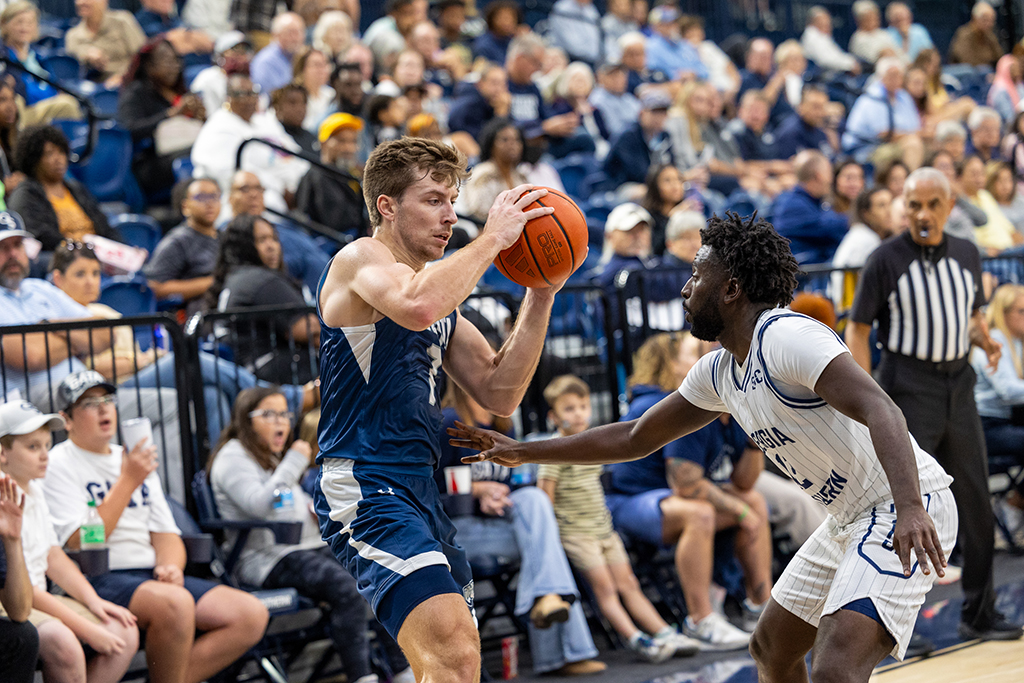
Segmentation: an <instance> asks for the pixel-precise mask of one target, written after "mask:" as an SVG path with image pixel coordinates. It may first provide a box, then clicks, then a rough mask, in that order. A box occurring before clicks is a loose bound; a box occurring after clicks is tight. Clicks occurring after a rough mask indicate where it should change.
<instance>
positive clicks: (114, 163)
mask: <svg viewBox="0 0 1024 683" xmlns="http://www.w3.org/2000/svg"><path fill="white" fill-rule="evenodd" d="M97 133H98V135H97V141H96V149H95V150H94V151H93V154H92V156H91V157H90V158H89V160H88V161H87V162H86V163H85V164H84V165H75V166H72V167H71V168H70V171H71V175H72V176H73V177H74V178H75V179H76V180H78V181H79V182H81V183H83V184H84V185H85V186H86V187H87V188H88V189H89V192H91V193H92V195H93V196H94V197H95V198H96V201H98V202H117V201H120V202H124V203H125V204H127V205H128V206H129V207H130V208H131V209H132V210H133V211H141V210H142V208H143V199H142V191H141V190H139V185H138V183H137V182H136V181H135V176H133V175H132V136H131V134H130V133H129V132H128V131H126V130H124V129H122V128H117V127H114V126H111V127H104V128H100V129H99V131H97Z"/></svg>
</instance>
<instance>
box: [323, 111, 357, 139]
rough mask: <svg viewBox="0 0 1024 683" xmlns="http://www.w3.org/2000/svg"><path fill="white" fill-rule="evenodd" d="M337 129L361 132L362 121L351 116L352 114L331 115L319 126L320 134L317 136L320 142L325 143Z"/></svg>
mask: <svg viewBox="0 0 1024 683" xmlns="http://www.w3.org/2000/svg"><path fill="white" fill-rule="evenodd" d="M339 128H351V129H352V130H357V131H358V130H362V129H363V120H362V119H361V118H359V117H358V116H352V114H345V113H342V112H339V113H337V114H331V115H330V116H328V117H327V118H326V119H324V122H323V123H321V124H320V134H319V135H318V136H317V137H319V138H320V142H327V138H329V137H331V136H332V135H334V131H336V130H338V129H339Z"/></svg>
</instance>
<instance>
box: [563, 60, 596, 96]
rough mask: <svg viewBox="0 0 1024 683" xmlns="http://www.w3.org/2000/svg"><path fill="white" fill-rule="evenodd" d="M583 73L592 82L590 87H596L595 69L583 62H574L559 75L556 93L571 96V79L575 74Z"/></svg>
mask: <svg viewBox="0 0 1024 683" xmlns="http://www.w3.org/2000/svg"><path fill="white" fill-rule="evenodd" d="M579 74H582V75H583V76H584V77H586V79H587V81H588V82H589V83H590V89H591V90H593V89H594V70H593V69H591V68H590V67H589V66H587V65H586V64H584V63H583V62H572V63H571V64H569V66H567V67H565V69H563V70H562V73H561V74H559V76H558V81H557V82H556V83H555V95H557V96H558V97H561V98H568V96H569V81H571V80H572V79H573V77H574V76H576V75H579Z"/></svg>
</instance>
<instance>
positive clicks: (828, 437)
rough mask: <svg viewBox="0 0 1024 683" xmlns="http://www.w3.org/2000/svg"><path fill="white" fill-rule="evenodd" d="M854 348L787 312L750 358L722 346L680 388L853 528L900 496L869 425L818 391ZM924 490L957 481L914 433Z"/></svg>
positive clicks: (758, 340) (764, 318) (770, 316)
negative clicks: (727, 418)
mask: <svg viewBox="0 0 1024 683" xmlns="http://www.w3.org/2000/svg"><path fill="white" fill-rule="evenodd" d="M843 353H849V349H847V348H846V345H845V344H844V343H843V341H842V340H841V339H840V338H839V336H838V335H837V334H836V333H835V332H833V331H832V329H830V328H829V327H827V326H825V325H823V324H822V323H819V322H818V321H816V320H813V319H812V318H808V317H807V316H805V315H801V314H799V313H794V312H792V311H790V310H787V309H774V310H768V311H765V312H764V313H762V314H761V316H760V318H758V321H757V325H756V326H755V328H754V337H753V339H752V340H751V344H750V351H749V355H748V357H747V359H746V361H745V362H744V363H743V364H742V365H741V364H739V363H737V362H736V360H735V359H734V358H733V356H732V355H731V354H730V353H729V352H728V351H726V350H725V349H721V350H719V351H715V352H713V353H709V354H707V355H705V356H704V357H702V358H701V359H700V360H699V361H698V362H697V364H696V365H695V366H694V367H693V369H692V370H690V372H689V374H688V375H687V376H686V379H685V380H684V381H683V384H682V386H681V387H679V393H680V394H682V396H683V398H685V399H686V400H688V401H689V402H690V403H692V404H693V405H695V406H697V407H699V408H703V409H704V410H709V411H713V412H728V413H730V414H731V415H732V416H733V418H735V420H736V421H737V422H738V423H739V424H740V425H741V426H742V427H743V429H744V430H745V431H746V432H747V434H748V435H749V436H750V439H751V440H752V441H753V442H754V443H755V444H757V445H758V446H759V447H760V448H761V450H763V451H764V452H765V454H766V455H767V456H768V457H769V458H770V459H771V460H772V462H774V463H775V464H776V465H778V466H779V469H781V470H782V471H783V472H784V473H786V474H787V475H788V476H789V477H790V478H791V479H792V480H793V481H795V482H796V483H797V484H798V485H799V486H800V487H801V488H802V489H804V491H806V492H807V494H808V495H809V496H811V498H813V499H814V500H816V501H818V503H820V504H821V505H823V506H824V507H825V509H826V510H828V512H829V514H831V515H832V516H833V517H835V518H836V520H837V521H838V523H839V524H841V525H845V524H848V523H849V522H851V521H853V519H854V518H855V517H856V516H857V515H858V514H859V513H860V512H862V511H863V510H865V509H870V508H871V507H873V506H874V505H877V504H879V503H882V502H884V501H887V500H891V499H892V492H891V490H890V488H889V480H888V479H887V478H886V476H885V471H884V470H883V469H882V464H881V463H880V462H879V461H878V457H877V456H876V455H875V450H874V447H873V445H872V443H871V435H870V433H869V432H868V428H867V427H866V426H865V425H862V424H860V423H859V422H856V421H855V420H852V419H851V418H849V417H847V416H845V415H843V414H842V413H840V412H839V411H838V410H836V409H835V408H833V407H832V406H830V405H828V404H827V403H826V402H825V401H824V400H823V399H822V398H821V397H820V396H818V395H817V394H815V393H814V385H815V384H817V381H818V377H820V376H821V373H822V372H823V371H824V370H825V367H826V366H828V364H829V363H830V362H832V360H833V359H834V358H836V357H837V356H839V355H840V354H843ZM910 440H911V442H912V444H913V447H914V451H915V453H916V455H917V469H918V473H919V476H920V482H921V493H922V494H925V493H932V492H934V491H939V490H941V489H944V488H946V487H947V486H949V484H950V482H952V481H953V479H952V478H951V477H950V476H949V475H948V474H946V472H945V471H944V470H943V469H942V467H940V466H939V464H938V463H937V462H936V461H935V459H934V458H932V456H930V455H928V454H927V453H925V452H924V451H923V450H921V447H920V446H918V445H917V442H916V441H914V437H913V436H911V437H910Z"/></svg>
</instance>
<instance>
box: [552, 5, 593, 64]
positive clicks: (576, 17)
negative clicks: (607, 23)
mask: <svg viewBox="0 0 1024 683" xmlns="http://www.w3.org/2000/svg"><path fill="white" fill-rule="evenodd" d="M547 38H548V40H549V41H551V44H552V45H554V46H556V47H560V48H562V49H563V50H565V53H566V54H567V55H569V59H570V60H571V61H574V62H586V63H587V64H590V65H591V66H594V65H596V64H597V63H598V62H600V61H601V57H602V54H601V53H602V47H603V42H602V40H601V13H600V12H598V11H597V8H596V7H594V2H593V0H558V2H556V3H555V6H554V7H553V8H551V14H550V16H548V33H547Z"/></svg>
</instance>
